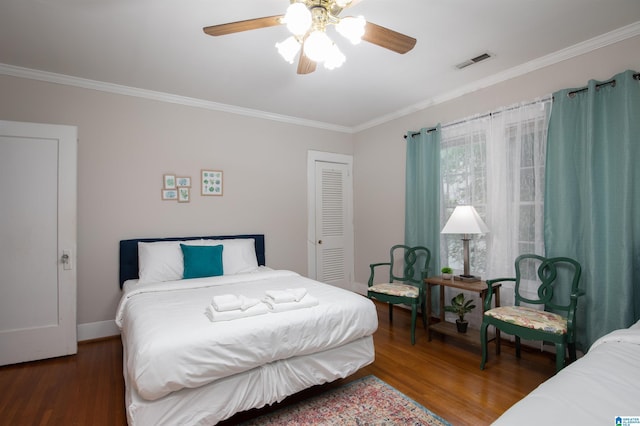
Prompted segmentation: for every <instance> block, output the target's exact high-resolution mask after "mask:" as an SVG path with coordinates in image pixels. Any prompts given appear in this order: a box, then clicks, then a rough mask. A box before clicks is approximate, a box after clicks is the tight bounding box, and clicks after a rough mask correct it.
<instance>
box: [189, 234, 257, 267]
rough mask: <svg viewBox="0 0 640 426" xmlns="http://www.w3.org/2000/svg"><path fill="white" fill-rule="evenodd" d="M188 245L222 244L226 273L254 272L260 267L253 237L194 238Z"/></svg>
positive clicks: (223, 263)
mask: <svg viewBox="0 0 640 426" xmlns="http://www.w3.org/2000/svg"><path fill="white" fill-rule="evenodd" d="M185 244H188V245H203V246H217V245H220V244H222V246H223V247H224V248H223V249H222V269H223V272H224V275H234V274H240V273H243V272H252V271H254V270H256V269H258V259H257V257H256V246H255V241H254V240H253V238H235V239H226V240H193V241H187V242H185Z"/></svg>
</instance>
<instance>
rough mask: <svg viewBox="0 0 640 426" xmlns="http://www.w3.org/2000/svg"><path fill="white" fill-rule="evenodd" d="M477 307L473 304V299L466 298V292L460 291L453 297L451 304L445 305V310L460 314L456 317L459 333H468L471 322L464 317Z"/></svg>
mask: <svg viewBox="0 0 640 426" xmlns="http://www.w3.org/2000/svg"><path fill="white" fill-rule="evenodd" d="M475 307H476V305H474V304H473V300H466V299H465V298H464V294H462V293H460V294H458V295H457V296H455V297H453V298H452V299H451V305H447V306H445V307H444V310H445V311H447V312H453V313H454V314H456V315H458V319H456V327H457V328H458V333H466V332H467V327H468V325H469V322H468V321H466V320H465V319H464V316H465V314H468V313H469V312H471V311H472V310H473V309H474V308H475Z"/></svg>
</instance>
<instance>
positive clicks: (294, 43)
mask: <svg viewBox="0 0 640 426" xmlns="http://www.w3.org/2000/svg"><path fill="white" fill-rule="evenodd" d="M276 48H277V49H278V53H279V54H280V55H282V57H283V58H284V60H285V61H287V62H289V63H290V64H292V63H293V60H294V58H295V57H296V55H297V54H298V52H299V51H300V43H299V42H298V40H296V38H295V37H294V36H291V37H289V38H287V39H286V40H285V41H283V42H281V43H276Z"/></svg>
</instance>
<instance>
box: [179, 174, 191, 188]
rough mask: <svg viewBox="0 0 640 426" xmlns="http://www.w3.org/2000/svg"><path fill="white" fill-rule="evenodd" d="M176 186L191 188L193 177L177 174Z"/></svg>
mask: <svg viewBox="0 0 640 426" xmlns="http://www.w3.org/2000/svg"><path fill="white" fill-rule="evenodd" d="M176 186H177V187H178V188H191V177H189V176H176Z"/></svg>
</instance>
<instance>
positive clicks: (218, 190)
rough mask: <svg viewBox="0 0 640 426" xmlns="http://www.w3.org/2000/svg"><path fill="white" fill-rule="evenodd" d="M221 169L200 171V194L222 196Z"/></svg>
mask: <svg viewBox="0 0 640 426" xmlns="http://www.w3.org/2000/svg"><path fill="white" fill-rule="evenodd" d="M222 188H223V172H222V170H205V169H202V170H201V173H200V194H201V195H203V196H210V195H213V196H222V194H223V191H222Z"/></svg>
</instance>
